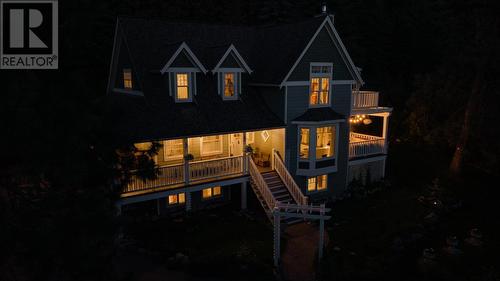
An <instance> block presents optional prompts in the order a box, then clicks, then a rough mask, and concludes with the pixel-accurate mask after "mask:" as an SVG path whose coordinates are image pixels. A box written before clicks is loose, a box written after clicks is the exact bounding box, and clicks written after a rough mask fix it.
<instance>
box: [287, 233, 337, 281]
mask: <svg viewBox="0 0 500 281" xmlns="http://www.w3.org/2000/svg"><path fill="white" fill-rule="evenodd" d="M285 233H286V236H287V237H288V239H287V242H286V246H285V250H284V252H283V253H282V259H281V262H282V265H283V275H284V278H285V280H286V281H314V280H315V272H316V268H315V264H316V261H317V259H318V256H317V255H318V244H319V236H318V234H319V227H318V226H317V225H315V224H308V223H299V224H295V225H291V226H288V227H287V228H286V230H285ZM326 245H328V233H327V232H326V230H325V246H326Z"/></svg>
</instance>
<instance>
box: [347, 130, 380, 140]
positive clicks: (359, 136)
mask: <svg viewBox="0 0 500 281" xmlns="http://www.w3.org/2000/svg"><path fill="white" fill-rule="evenodd" d="M350 137H354V138H358V139H363V140H380V139H384V138H382V137H377V136H370V135H366V134H360V133H355V132H351V133H350ZM351 142H359V141H351Z"/></svg>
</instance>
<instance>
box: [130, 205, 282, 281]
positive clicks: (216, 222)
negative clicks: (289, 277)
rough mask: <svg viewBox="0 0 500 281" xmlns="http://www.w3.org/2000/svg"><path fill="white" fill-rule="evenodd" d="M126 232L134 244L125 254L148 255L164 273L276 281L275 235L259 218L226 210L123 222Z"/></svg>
mask: <svg viewBox="0 0 500 281" xmlns="http://www.w3.org/2000/svg"><path fill="white" fill-rule="evenodd" d="M256 217H257V218H258V219H255V218H256ZM124 233H125V237H126V239H125V240H130V241H132V244H133V246H132V247H130V246H129V247H127V248H129V250H128V252H129V253H130V251H134V250H135V251H139V252H140V253H143V254H144V253H146V254H147V255H148V256H149V257H150V258H151V261H152V262H154V263H156V264H159V265H160V266H164V267H165V268H167V269H168V270H175V271H183V272H186V273H187V274H188V275H189V276H193V277H199V278H200V279H202V278H203V279H205V278H214V279H216V280H256V279H259V280H274V277H273V268H272V264H273V262H272V257H273V254H272V251H273V244H272V243H273V233H272V229H271V228H270V227H269V226H268V225H266V221H265V220H264V219H263V218H262V219H261V217H260V216H259V215H246V214H242V213H241V212H239V210H237V209H235V208H233V207H230V206H227V207H222V208H218V209H213V210H205V211H199V212H196V213H195V214H193V215H192V216H189V217H179V218H177V219H160V220H153V221H145V220H142V221H136V222H127V223H126V227H125V228H124ZM146 270H148V269H146Z"/></svg>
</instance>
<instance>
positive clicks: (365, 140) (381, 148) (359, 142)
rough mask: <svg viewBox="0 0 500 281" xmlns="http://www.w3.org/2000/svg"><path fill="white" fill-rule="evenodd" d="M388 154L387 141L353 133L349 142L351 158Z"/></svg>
mask: <svg viewBox="0 0 500 281" xmlns="http://www.w3.org/2000/svg"><path fill="white" fill-rule="evenodd" d="M385 152H386V143H385V139H384V138H381V137H377V136H370V135H364V134H358V133H351V136H350V140H349V158H354V157H362V156H368V155H374V154H383V153H385Z"/></svg>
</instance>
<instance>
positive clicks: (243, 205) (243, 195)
mask: <svg viewBox="0 0 500 281" xmlns="http://www.w3.org/2000/svg"><path fill="white" fill-rule="evenodd" d="M241 209H242V210H246V209H247V182H246V181H244V182H242V183H241Z"/></svg>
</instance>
